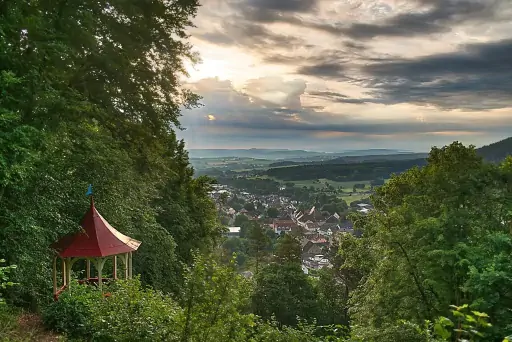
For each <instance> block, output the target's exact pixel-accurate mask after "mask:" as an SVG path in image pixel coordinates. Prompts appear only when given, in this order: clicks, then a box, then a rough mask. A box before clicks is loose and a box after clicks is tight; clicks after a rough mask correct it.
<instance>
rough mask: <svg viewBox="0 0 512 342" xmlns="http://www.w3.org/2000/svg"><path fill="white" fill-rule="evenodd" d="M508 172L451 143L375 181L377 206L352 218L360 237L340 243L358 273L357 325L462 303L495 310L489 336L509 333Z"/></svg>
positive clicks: (430, 313)
mask: <svg viewBox="0 0 512 342" xmlns="http://www.w3.org/2000/svg"><path fill="white" fill-rule="evenodd" d="M511 174H512V173H511V171H510V169H509V168H506V167H503V166H501V167H500V166H497V165H491V164H486V163H484V162H483V161H482V159H481V158H480V157H478V156H477V155H476V152H475V150H474V148H473V147H469V148H467V147H464V146H462V145H461V144H459V143H453V144H452V145H450V146H446V147H444V148H433V149H432V152H431V153H430V156H429V158H428V165H426V166H425V167H423V168H421V169H418V168H414V169H411V170H409V171H407V172H405V173H402V174H400V175H399V176H395V177H393V178H392V179H391V180H390V181H389V182H388V183H387V184H386V185H384V186H382V187H380V188H378V189H377V191H376V195H375V196H373V204H374V206H375V208H376V211H374V212H373V213H371V214H369V215H366V216H363V215H355V217H353V218H352V219H353V221H354V222H355V228H356V229H359V230H361V231H362V232H363V235H362V238H361V239H358V241H354V240H353V239H346V238H343V239H341V240H340V242H339V255H340V257H341V260H340V261H339V262H340V264H339V266H340V269H341V270H342V271H343V272H353V271H354V270H357V273H358V274H359V275H358V276H357V277H355V278H354V279H355V280H356V281H357V285H356V286H355V287H354V286H351V288H355V289H354V290H353V291H352V292H351V294H350V297H351V298H350V303H349V305H350V306H351V309H350V313H351V318H352V322H353V323H354V325H355V326H358V327H361V329H362V330H364V329H366V330H367V331H373V330H375V331H381V333H382V334H383V335H385V334H386V331H387V329H395V328H392V327H396V325H395V322H396V321H398V320H400V319H405V320H407V321H409V322H410V323H411V324H423V323H422V322H424V321H425V320H429V321H434V320H435V319H436V318H437V317H439V316H447V315H448V312H447V310H446V308H448V307H449V305H450V304H451V303H455V304H456V305H459V306H460V305H463V304H468V305H470V306H471V308H472V309H473V310H475V311H482V312H487V313H489V314H490V316H491V317H492V318H491V323H492V324H493V326H492V327H491V328H490V334H489V335H488V336H489V337H490V338H493V339H495V338H498V337H502V336H504V335H509V334H510V333H511V331H510V325H509V323H508V322H509V321H510V316H509V315H510V313H509V310H507V309H506V308H507V307H510V306H509V305H510V292H509V291H508V290H507V283H509V279H510V277H511V276H512V273H511V271H512V270H511V269H510V266H509V262H507V261H506V260H510V257H511V254H510V253H511V245H510V235H509V234H508V233H509V227H508V224H507V223H508V222H510V216H509V215H510V214H509V213H510V208H511V203H512V202H510V197H511V194H512V191H511V188H510V186H509V185H508V179H510V175H511ZM349 274H350V273H349ZM356 330H357V329H356Z"/></svg>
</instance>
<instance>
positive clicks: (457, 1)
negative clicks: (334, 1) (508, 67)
mask: <svg viewBox="0 0 512 342" xmlns="http://www.w3.org/2000/svg"><path fill="white" fill-rule="evenodd" d="M499 2H501V0H499V1H497V0H481V1H475V0H420V1H419V3H420V4H421V5H427V6H429V7H430V8H429V9H426V10H425V9H424V10H421V11H417V12H412V13H404V14H398V15H396V16H393V17H391V18H390V19H388V20H386V21H385V22H384V23H380V24H368V23H355V24H352V25H351V26H350V27H348V28H342V29H339V30H338V33H344V34H346V35H348V36H349V37H351V38H355V39H370V38H374V37H377V36H402V37H408V36H415V35H425V34H431V33H439V32H447V31H450V30H451V29H452V28H453V27H454V26H455V25H457V24H461V23H464V22H467V21H471V20H482V19H487V18H490V17H493V16H494V15H495V9H496V5H497V4H498V3H499ZM327 31H329V30H327Z"/></svg>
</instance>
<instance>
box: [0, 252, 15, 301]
mask: <svg viewBox="0 0 512 342" xmlns="http://www.w3.org/2000/svg"><path fill="white" fill-rule="evenodd" d="M3 263H5V260H4V259H0V290H4V289H6V288H7V287H8V286H13V285H15V284H14V283H13V282H11V281H9V278H8V275H9V273H10V272H11V271H12V270H14V269H16V265H11V266H1V265H2V264H3ZM2 304H5V301H4V299H3V298H2V293H1V292H0V305H2Z"/></svg>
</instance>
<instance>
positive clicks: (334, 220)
mask: <svg viewBox="0 0 512 342" xmlns="http://www.w3.org/2000/svg"><path fill="white" fill-rule="evenodd" d="M325 223H340V216H339V215H338V214H336V213H335V215H331V216H329V217H328V218H327V219H326V220H325Z"/></svg>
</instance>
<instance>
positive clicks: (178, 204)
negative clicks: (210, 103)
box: [0, 0, 221, 309]
mask: <svg viewBox="0 0 512 342" xmlns="http://www.w3.org/2000/svg"><path fill="white" fill-rule="evenodd" d="M198 6H199V4H198V2H197V1H196V0H190V1H178V2H169V1H164V0H156V1H152V2H151V4H146V5H144V6H142V7H141V6H139V5H137V4H133V3H132V2H125V1H111V2H109V3H108V4H107V3H103V2H97V1H85V2H81V3H80V6H75V4H71V3H68V2H65V1H64V2H60V3H58V4H55V3H49V2H41V1H33V2H26V1H25V2H23V1H22V2H16V1H15V2H12V1H11V2H5V1H4V2H3V3H2V5H1V7H2V10H1V11H0V65H1V66H2V70H1V71H0V201H1V202H2V206H1V207H0V250H1V251H2V253H3V257H5V259H6V260H7V262H8V263H10V264H16V265H18V268H19V272H16V274H15V275H14V279H13V281H16V282H19V283H20V285H21V286H19V287H16V288H13V289H10V290H9V291H8V293H7V296H8V297H10V298H11V299H12V300H13V301H15V302H16V303H18V304H22V305H30V306H31V307H32V308H33V309H36V307H37V306H38V305H39V304H41V303H44V302H46V301H47V300H48V298H49V297H50V296H49V294H50V291H51V288H52V286H51V269H50V267H51V253H48V246H49V245H50V244H51V243H52V242H54V241H55V240H56V239H57V238H58V237H60V236H62V235H64V234H67V233H70V232H73V231H76V230H77V229H78V222H79V221H80V219H81V217H82V215H83V213H84V211H85V210H86V209H87V199H86V198H85V196H83V194H84V189H86V187H87V185H88V184H89V183H92V184H93V185H94V189H95V199H96V204H97V206H98V209H99V210H100V212H101V213H102V215H103V216H104V217H105V218H106V219H107V220H108V221H109V222H110V223H111V224H112V225H113V226H114V227H116V228H117V229H118V230H120V231H121V232H122V233H125V234H128V235H130V236H133V237H134V238H136V239H139V240H141V241H142V242H143V243H142V245H141V248H140V250H139V252H138V253H137V256H136V257H135V258H134V271H135V272H136V273H140V274H141V277H142V278H141V279H142V281H143V282H144V283H147V284H151V285H153V286H155V287H156V288H158V289H162V290H165V291H172V292H175V293H176V292H178V290H179V287H180V283H181V282H182V279H181V278H182V277H181V270H180V267H177V266H176V265H180V263H179V262H180V261H182V262H185V263H190V262H192V256H191V252H190V251H191V250H195V249H200V250H203V251H208V250H211V249H212V248H213V246H215V245H216V242H217V240H218V238H219V237H220V235H221V228H220V225H219V224H218V222H217V217H216V211H215V206H214V204H213V203H212V201H211V200H210V199H209V197H208V195H207V192H208V191H209V189H210V185H209V183H210V180H209V179H206V178H202V177H199V178H197V179H194V177H193V170H192V168H191V167H190V165H189V160H188V155H187V152H186V150H185V147H184V143H183V142H182V141H178V140H177V138H176V135H175V134H174V132H173V127H179V121H178V118H179V116H180V110H181V109H182V108H184V107H185V108H187V107H191V106H195V105H196V104H197V101H198V96H196V95H194V94H192V93H191V92H190V91H189V90H187V89H185V88H182V87H181V85H180V82H179V79H180V77H181V76H182V75H185V74H186V72H185V67H184V66H185V64H186V63H188V62H195V61H196V60H197V56H196V55H195V54H194V53H193V52H192V49H191V45H190V44H189V43H188V41H187V38H188V36H187V34H186V33H185V30H186V28H187V27H188V26H190V25H191V22H190V19H191V18H192V17H193V16H194V15H195V13H196V11H197V8H198Z"/></svg>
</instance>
